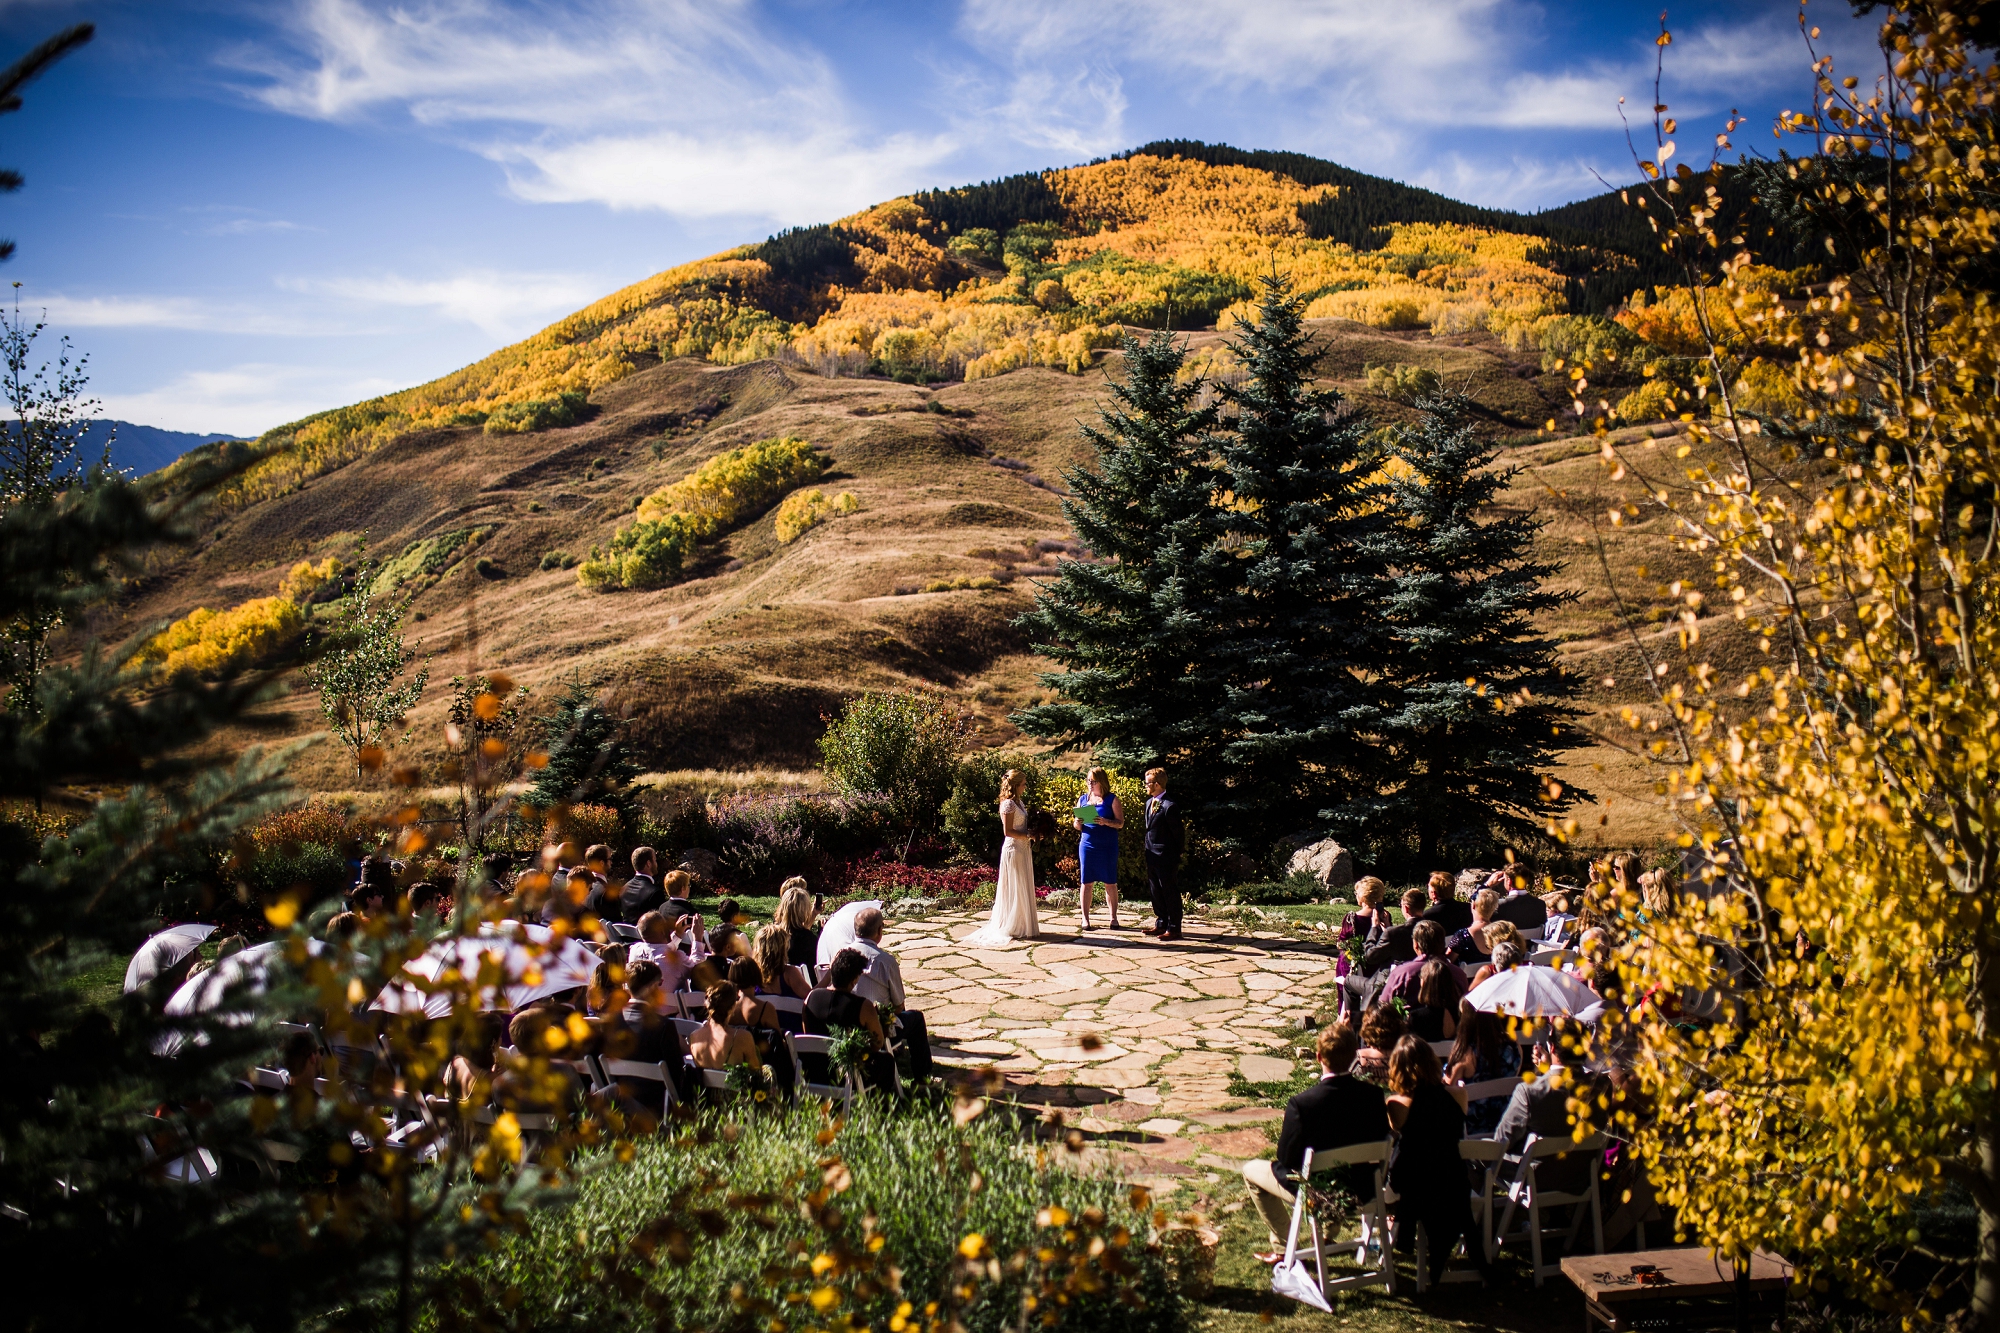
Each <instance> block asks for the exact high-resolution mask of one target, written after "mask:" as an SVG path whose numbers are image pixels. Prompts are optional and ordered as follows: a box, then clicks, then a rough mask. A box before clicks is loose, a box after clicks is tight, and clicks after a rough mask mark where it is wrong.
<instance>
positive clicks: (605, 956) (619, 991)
mask: <svg viewBox="0 0 2000 1333" xmlns="http://www.w3.org/2000/svg"><path fill="white" fill-rule="evenodd" d="M630 955H631V950H629V949H628V948H626V946H624V945H622V944H608V945H606V946H605V947H604V952H602V953H600V954H599V955H598V956H597V966H596V967H594V968H592V969H591V971H590V989H589V990H588V991H587V992H586V993H585V997H584V1007H585V1008H586V1009H587V1010H589V1012H590V1014H591V1016H592V1017H594V1018H595V1017H602V1016H603V1015H605V1014H615V1013H617V1012H618V1011H619V1010H621V1009H623V1008H624V1007H625V1004H626V1002H627V1001H628V1000H630V999H631V998H632V997H631V994H630V992H629V991H628V989H627V984H626V971H627V967H628V963H629V959H630Z"/></svg>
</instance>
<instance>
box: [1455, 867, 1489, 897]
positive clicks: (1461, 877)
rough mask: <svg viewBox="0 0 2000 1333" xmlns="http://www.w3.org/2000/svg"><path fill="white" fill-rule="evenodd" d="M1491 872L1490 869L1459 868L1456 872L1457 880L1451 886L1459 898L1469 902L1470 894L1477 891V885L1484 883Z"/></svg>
mask: <svg viewBox="0 0 2000 1333" xmlns="http://www.w3.org/2000/svg"><path fill="white" fill-rule="evenodd" d="M1492 873H1493V872H1492V871H1490V870H1461V871H1459V872H1458V881H1457V882H1456V883H1455V884H1453V885H1452V888H1453V890H1454V891H1455V892H1456V893H1457V894H1458V896H1459V898H1460V899H1462V900H1463V901H1465V902H1471V901H1472V895H1473V894H1475V893H1477V892H1478V891H1479V886H1480V885H1482V884H1484V883H1485V882H1486V877H1487V876H1488V875H1490V874H1492Z"/></svg>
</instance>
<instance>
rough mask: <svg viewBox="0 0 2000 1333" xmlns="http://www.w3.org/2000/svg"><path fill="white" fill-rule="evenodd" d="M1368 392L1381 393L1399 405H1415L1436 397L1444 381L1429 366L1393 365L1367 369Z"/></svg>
mask: <svg viewBox="0 0 2000 1333" xmlns="http://www.w3.org/2000/svg"><path fill="white" fill-rule="evenodd" d="M1366 373H1367V376H1368V392H1370V393H1379V394H1381V395H1382V396H1383V397H1384V398H1392V399H1394V400H1395V401H1396V402H1399V403H1414V402H1416V401H1417V400H1418V399H1419V398H1430V397H1434V396H1435V395H1436V394H1437V392H1438V390H1440V389H1442V388H1443V387H1444V381H1443V380H1442V379H1441V378H1439V376H1438V373H1437V372H1436V371H1435V370H1432V369H1430V368H1429V367H1428V366H1411V365H1401V364H1398V365H1393V366H1369V367H1368V368H1367V372H1366Z"/></svg>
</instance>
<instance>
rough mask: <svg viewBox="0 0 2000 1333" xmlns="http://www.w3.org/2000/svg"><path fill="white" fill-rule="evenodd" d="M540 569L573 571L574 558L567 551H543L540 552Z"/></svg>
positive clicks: (574, 565)
mask: <svg viewBox="0 0 2000 1333" xmlns="http://www.w3.org/2000/svg"><path fill="white" fill-rule="evenodd" d="M542 568H543V569H574V568H576V557H575V556H573V555H571V554H570V553H569V552H568V551H544V552H542Z"/></svg>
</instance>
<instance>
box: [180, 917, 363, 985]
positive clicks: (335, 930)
mask: <svg viewBox="0 0 2000 1333" xmlns="http://www.w3.org/2000/svg"><path fill="white" fill-rule="evenodd" d="M360 930H361V914H360V913H358V912H335V913H334V914H333V915H332V916H331V917H328V918H327V922H326V930H325V935H326V942H327V943H328V944H339V943H341V942H342V941H344V940H351V939H353V938H354V936H355V935H356V934H357V933H358V932H359V931H360ZM203 961H204V960H201V959H197V960H196V961H195V965H194V966H193V967H192V968H190V969H188V975H189V976H193V975H194V974H195V973H196V972H197V971H206V970H207V969H206V968H204V967H203V966H202V963H203Z"/></svg>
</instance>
